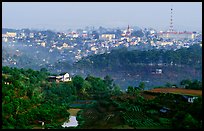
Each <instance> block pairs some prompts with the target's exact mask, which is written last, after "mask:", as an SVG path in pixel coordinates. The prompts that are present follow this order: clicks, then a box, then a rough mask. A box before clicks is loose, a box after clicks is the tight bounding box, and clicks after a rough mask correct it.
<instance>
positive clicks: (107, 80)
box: [104, 75, 113, 89]
mask: <svg viewBox="0 0 204 131" xmlns="http://www.w3.org/2000/svg"><path fill="white" fill-rule="evenodd" d="M104 83H105V84H106V85H107V87H108V88H110V89H112V88H113V79H112V78H111V77H110V76H109V75H106V76H105V77H104Z"/></svg>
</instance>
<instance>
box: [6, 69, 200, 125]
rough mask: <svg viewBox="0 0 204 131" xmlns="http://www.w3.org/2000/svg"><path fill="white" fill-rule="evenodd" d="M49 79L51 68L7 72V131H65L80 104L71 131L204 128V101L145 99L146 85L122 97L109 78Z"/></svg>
mask: <svg viewBox="0 0 204 131" xmlns="http://www.w3.org/2000/svg"><path fill="white" fill-rule="evenodd" d="M49 75H52V74H50V73H48V72H47V70H46V69H41V70H40V71H34V70H31V69H27V70H25V69H17V68H9V67H7V66H5V67H3V68H2V123H3V125H2V128H3V129H36V128H39V129H42V128H45V129H48V128H49V129H62V127H61V125H62V124H63V123H64V122H65V120H66V119H67V118H68V117H69V116H70V113H69V112H68V110H69V109H71V107H72V106H74V104H80V103H82V104H81V105H75V106H78V108H80V109H77V110H80V111H79V112H78V113H77V120H78V122H79V125H78V126H77V127H70V128H79V129H96V128H97V129H121V128H122V129H124V128H127V129H161V128H165V129H172V128H173V129H176V128H187V129H188V128H191V129H196V128H201V127H202V118H201V116H202V97H198V98H197V99H195V100H194V102H193V103H188V102H187V101H185V100H184V99H182V97H181V95H175V94H169V93H167V94H157V95H156V96H155V98H154V99H146V98H145V95H148V94H146V93H145V91H144V87H145V83H143V82H141V83H140V84H139V87H132V86H129V87H128V89H127V91H126V92H121V90H120V87H119V86H117V85H116V84H114V81H113V79H112V78H111V77H110V76H105V77H104V79H101V78H97V77H93V76H91V75H88V76H87V77H86V78H85V79H84V78H82V77H81V76H79V75H76V76H74V77H73V78H72V81H69V82H59V83H57V82H50V81H48V79H47V78H48V76H49ZM183 83H184V84H186V83H185V82H183ZM187 83H188V82H187ZM194 83H195V82H194ZM201 85H202V84H201ZM149 95H151V94H149ZM41 122H44V124H45V125H43V126H42V124H41Z"/></svg>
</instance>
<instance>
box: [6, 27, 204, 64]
mask: <svg viewBox="0 0 204 131" xmlns="http://www.w3.org/2000/svg"><path fill="white" fill-rule="evenodd" d="M201 42H202V32H196V31H194V32H187V31H183V32H179V31H177V32H176V31H171V32H170V31H169V32H168V31H156V30H155V29H152V28H144V29H141V28H138V27H131V26H129V25H128V26H127V27H126V28H104V27H99V28H98V29H95V28H94V27H87V28H85V29H77V30H71V29H70V30H68V31H67V32H54V31H51V30H43V31H37V30H30V29H19V30H16V29H6V28H3V29H2V44H3V46H8V47H11V48H15V47H18V46H19V45H22V47H24V48H31V49H35V52H33V53H34V54H33V57H34V58H38V59H40V58H39V57H38V56H37V54H38V53H39V52H40V51H39V50H43V51H44V52H47V53H48V54H54V53H58V55H56V57H57V58H56V59H57V61H58V62H63V61H67V60H68V61H70V62H71V63H72V62H76V61H79V60H80V59H82V58H83V57H87V56H89V55H94V54H103V53H110V51H111V50H113V49H119V48H123V47H127V48H128V49H130V50H135V49H136V50H137V49H138V50H151V49H164V50H177V49H180V48H181V47H186V48H188V47H189V46H190V45H193V44H200V46H202V44H201ZM21 49H22V48H19V49H16V50H15V51H14V52H13V53H14V55H16V56H19V55H21V54H22V51H21ZM35 54H36V55H35ZM42 62H44V63H46V64H49V63H50V60H49V59H48V58H46V57H45V58H43V59H42ZM3 63H7V64H8V63H9V64H13V65H16V64H17V61H16V60H15V59H14V58H9V59H4V60H3Z"/></svg>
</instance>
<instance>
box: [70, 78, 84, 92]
mask: <svg viewBox="0 0 204 131" xmlns="http://www.w3.org/2000/svg"><path fill="white" fill-rule="evenodd" d="M72 81H73V85H74V86H75V87H76V89H77V92H78V93H79V91H80V90H81V88H82V86H83V83H84V79H83V78H82V77H81V76H78V75H77V76H75V77H74V78H73V79H72Z"/></svg>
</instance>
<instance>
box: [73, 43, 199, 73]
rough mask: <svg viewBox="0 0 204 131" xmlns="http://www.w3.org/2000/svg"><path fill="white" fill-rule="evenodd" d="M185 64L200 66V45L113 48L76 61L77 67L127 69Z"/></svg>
mask: <svg viewBox="0 0 204 131" xmlns="http://www.w3.org/2000/svg"><path fill="white" fill-rule="evenodd" d="M147 64H148V65H149V64H152V65H155V64H156V65H157V64H163V65H186V66H191V67H192V68H198V69H201V68H202V47H200V46H199V45H197V44H195V45H192V46H190V47H189V48H181V49H178V50H175V51H174V50H155V49H154V50H149V51H140V50H132V51H128V50H127V48H122V49H118V50H113V51H112V52H111V53H109V54H101V55H94V56H90V57H87V58H84V59H82V60H81V61H78V62H77V63H76V64H75V66H76V67H77V68H86V69H87V68H92V69H109V70H119V69H120V70H122V69H123V70H129V69H133V68H136V67H139V66H141V65H147Z"/></svg>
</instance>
